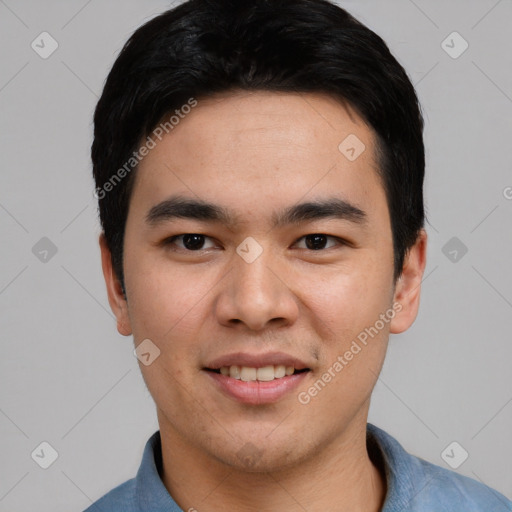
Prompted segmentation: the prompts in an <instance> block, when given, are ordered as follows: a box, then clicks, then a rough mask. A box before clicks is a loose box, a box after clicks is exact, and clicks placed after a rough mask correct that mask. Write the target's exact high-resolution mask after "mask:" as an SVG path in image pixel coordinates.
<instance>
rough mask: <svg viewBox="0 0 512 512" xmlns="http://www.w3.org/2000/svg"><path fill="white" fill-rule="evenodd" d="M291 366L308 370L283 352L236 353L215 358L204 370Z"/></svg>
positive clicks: (303, 364)
mask: <svg viewBox="0 0 512 512" xmlns="http://www.w3.org/2000/svg"><path fill="white" fill-rule="evenodd" d="M279 365H283V366H293V367H294V368H295V369H296V370H303V369H306V368H308V365H307V364H306V363H304V362H303V361H301V360H300V359H298V358H296V357H293V356H291V355H289V354H285V353H283V352H266V353H264V354H248V353H247V352H236V353H233V354H226V355H224V356H220V357H217V358H216V359H214V360H212V361H211V362H209V363H208V364H207V365H206V366H205V368H207V369H209V370H218V369H219V368H222V367H223V366H247V367H249V368H262V367H264V366H279Z"/></svg>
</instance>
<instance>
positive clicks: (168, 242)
mask: <svg viewBox="0 0 512 512" xmlns="http://www.w3.org/2000/svg"><path fill="white" fill-rule="evenodd" d="M185 235H198V236H202V237H204V238H205V240H213V241H214V240H215V239H214V238H213V237H211V236H208V235H205V234H203V233H181V234H178V235H172V236H169V237H167V238H165V239H164V240H163V241H162V243H161V244H162V245H163V246H164V247H165V246H172V245H174V246H175V247H177V249H178V250H182V251H185V252H190V253H199V252H201V251H204V250H208V249H212V247H206V248H205V247H202V248H201V249H197V250H195V251H194V250H191V249H187V248H185V247H180V246H178V245H176V244H175V241H176V240H177V239H182V238H183V237H184V236H185ZM313 235H322V236H325V237H326V238H328V239H331V240H335V241H336V244H335V245H333V246H330V247H327V248H322V249H318V250H313V249H308V248H307V247H303V248H301V249H305V250H307V251H308V252H312V253H320V252H322V251H324V252H325V251H326V250H327V249H331V248H334V247H336V246H338V247H340V246H353V244H352V243H351V242H349V241H348V240H345V239H343V238H340V237H338V236H335V235H327V234H326V233H319V232H314V233H307V234H305V235H302V236H301V237H299V238H298V239H296V241H295V242H294V243H293V246H295V245H297V244H298V243H299V242H300V241H301V240H304V239H305V238H306V237H308V236H313Z"/></svg>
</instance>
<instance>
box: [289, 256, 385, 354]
mask: <svg viewBox="0 0 512 512" xmlns="http://www.w3.org/2000/svg"><path fill="white" fill-rule="evenodd" d="M386 270H387V271H386V272H383V271H380V270H379V268H378V267H377V265H376V264H375V262H373V261H371V260H368V264H367V265H360V266H359V265H353V266H351V267H350V268H349V267H348V266H347V267H343V268H342V267H340V268H338V269H337V270H336V269H335V270H334V271H332V270H330V271H329V273H328V274H325V275H320V273H319V274H318V275H314V274H313V273H305V274H304V275H302V276H300V275H297V276H295V282H296V283H298V286H297V289H299V290H301V292H300V293H301V295H302V301H303V302H304V304H305V308H306V314H308V311H309V314H311V315H312V321H314V320H315V319H316V320H317V321H318V322H319V326H318V327H319V328H320V329H322V326H323V330H324V332H325V333H326V337H327V338H331V339H332V338H333V337H335V339H336V343H337V344H339V343H346V342H347V340H348V339H352V338H354V337H356V336H357V335H358V334H359V332H361V331H362V330H363V329H364V328H365V327H369V326H370V325H373V324H374V323H375V321H376V320H377V319H378V318H379V315H380V314H381V313H384V312H385V311H386V310H387V309H388V308H389V304H390V297H391V293H392V290H391V284H390V283H391V277H390V276H389V275H388V274H389V271H388V269H386Z"/></svg>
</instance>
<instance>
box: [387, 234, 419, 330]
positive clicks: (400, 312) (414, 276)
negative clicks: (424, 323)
mask: <svg viewBox="0 0 512 512" xmlns="http://www.w3.org/2000/svg"><path fill="white" fill-rule="evenodd" d="M426 262H427V233H426V231H425V230H424V229H422V230H421V231H420V233H419V234H418V238H417V239H416V242H415V244H414V245H413V246H412V247H411V248H410V249H409V251H408V252H407V254H406V255H405V259H404V265H403V268H402V274H401V276H400V277H399V278H398V280H397V282H396V285H395V293H394V298H393V304H400V306H401V308H396V311H397V314H396V315H395V317H394V318H393V320H391V324H390V332H391V333H393V334H399V333H401V332H404V331H406V330H407V329H409V327H410V326H411V325H412V324H413V322H414V320H415V319H416V316H417V314H418V308H419V305H420V291H421V281H422V279H423V272H424V271H425V264H426Z"/></svg>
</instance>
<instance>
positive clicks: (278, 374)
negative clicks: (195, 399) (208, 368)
mask: <svg viewBox="0 0 512 512" xmlns="http://www.w3.org/2000/svg"><path fill="white" fill-rule="evenodd" d="M213 371H216V372H218V373H220V374H221V375H224V376H226V377H231V378H232V379H236V380H242V381H244V382H252V381H256V380H257V381H260V382H270V381H272V380H275V379H282V378H283V377H286V376H290V375H293V374H294V373H299V372H304V371H307V368H305V369H303V370H295V368H294V367H293V366H285V365H281V364H280V365H268V366H263V367H261V368H254V367H250V366H237V365H232V366H222V367H221V368H220V369H219V370H213Z"/></svg>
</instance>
